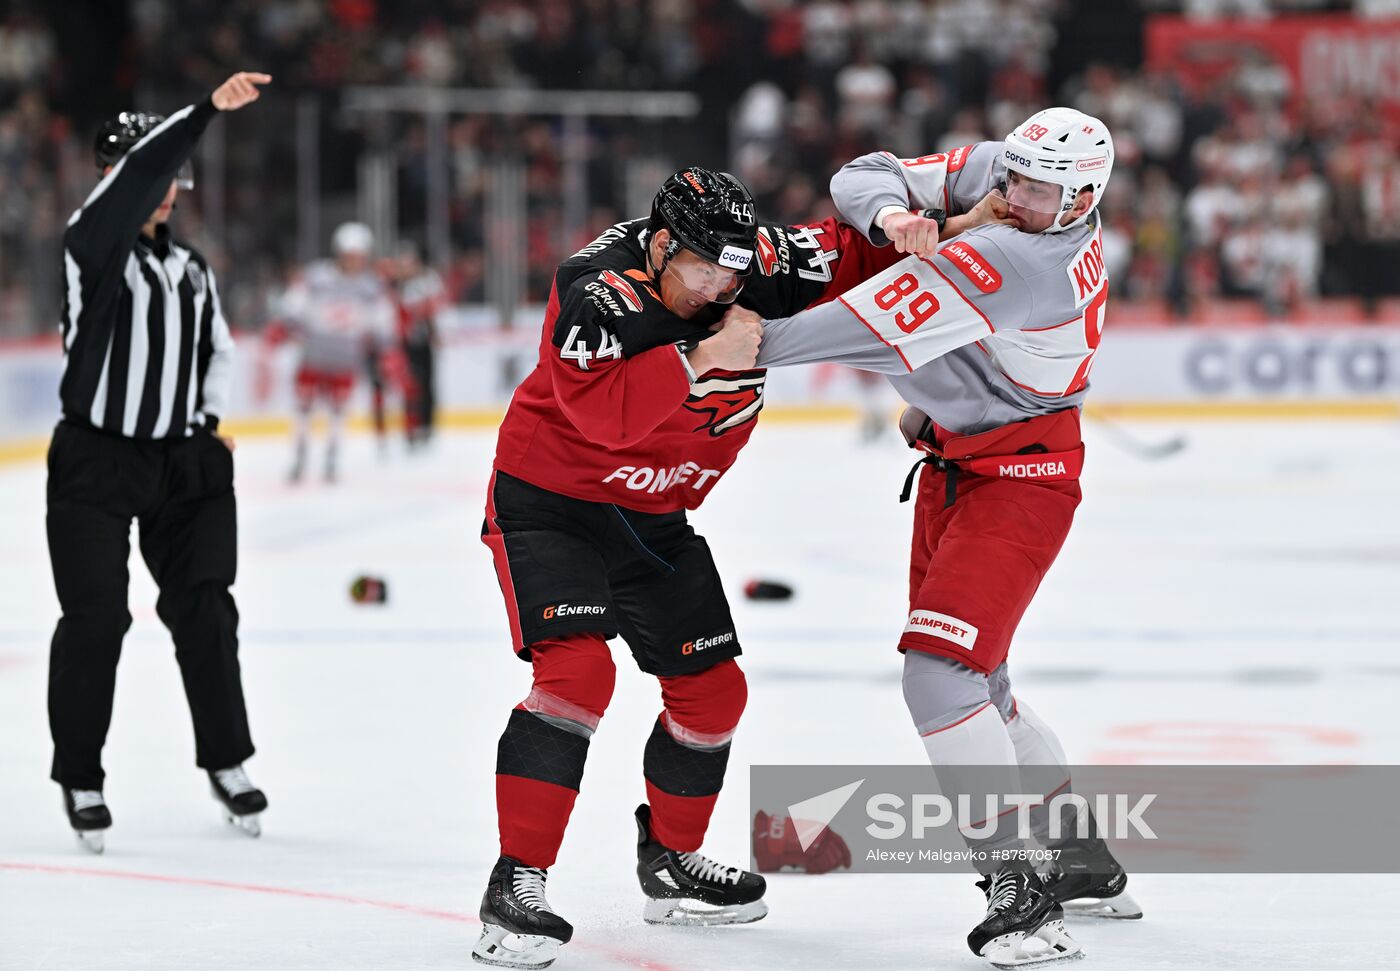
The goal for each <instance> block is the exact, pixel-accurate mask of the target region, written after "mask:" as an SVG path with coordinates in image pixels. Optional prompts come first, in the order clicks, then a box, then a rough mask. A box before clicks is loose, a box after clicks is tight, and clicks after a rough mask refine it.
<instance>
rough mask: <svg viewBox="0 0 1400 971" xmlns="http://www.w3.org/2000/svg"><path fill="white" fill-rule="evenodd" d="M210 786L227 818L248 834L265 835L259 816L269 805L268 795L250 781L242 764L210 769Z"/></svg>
mask: <svg viewBox="0 0 1400 971" xmlns="http://www.w3.org/2000/svg"><path fill="white" fill-rule="evenodd" d="M209 788H210V791H211V792H212V793H213V794H214V798H215V799H217V800H218V801H219V807H220V808H221V809H222V810H223V815H224V821H225V822H227V823H228V824H229V825H230V826H232V827H233V828H234V829H237V830H238V831H240V832H242V833H246V834H247V835H249V836H254V837H256V836H260V835H262V823H261V822H260V821H259V817H260V816H261V814H262V811H263V810H264V809H266V808H267V796H265V795H264V794H263V792H262V790H261V789H259V788H258V787H257V786H255V785H253V783H252V782H251V781H249V779H248V773H246V772H244V771H243V766H242V765H235V766H233V767H232V768H228V769H216V770H214V771H212V772H210V773H209Z"/></svg>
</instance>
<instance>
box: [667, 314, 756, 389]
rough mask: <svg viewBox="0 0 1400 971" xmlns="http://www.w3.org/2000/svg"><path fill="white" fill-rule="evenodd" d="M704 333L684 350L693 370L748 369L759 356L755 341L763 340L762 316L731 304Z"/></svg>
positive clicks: (702, 371) (699, 372)
mask: <svg viewBox="0 0 1400 971" xmlns="http://www.w3.org/2000/svg"><path fill="white" fill-rule="evenodd" d="M710 329H711V330H713V331H715V336H713V337H707V338H705V339H704V340H703V341H701V342H700V343H699V344H698V345H696V347H695V348H694V349H693V350H691V351H690V352H689V353H687V354H686V360H688V361H689V362H690V367H691V370H693V371H694V372H695V373H696V374H704V373H705V372H707V371H747V370H748V369H749V368H751V367H753V363H754V361H755V360H756V359H757V358H758V345H759V343H760V342H761V341H762V340H763V318H762V317H760V316H759V315H758V314H756V313H754V312H753V311H752V310H745V309H744V308H742V307H730V308H729V310H728V311H726V312H725V315H724V316H723V317H721V318H720V320H719V323H717V324H715V325H714V326H713V327H712V328H710Z"/></svg>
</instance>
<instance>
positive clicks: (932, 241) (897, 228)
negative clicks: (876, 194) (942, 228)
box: [880, 212, 938, 256]
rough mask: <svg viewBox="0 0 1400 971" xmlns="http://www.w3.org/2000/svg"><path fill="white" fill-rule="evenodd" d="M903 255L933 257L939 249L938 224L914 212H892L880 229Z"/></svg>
mask: <svg viewBox="0 0 1400 971" xmlns="http://www.w3.org/2000/svg"><path fill="white" fill-rule="evenodd" d="M880 228H881V229H883V230H884V231H885V235H886V236H888V237H889V238H890V242H891V243H893V244H894V248H895V249H896V250H898V251H899V252H901V253H914V254H917V255H919V256H932V255H933V254H934V251H935V250H936V249H938V223H936V222H934V221H933V220H932V219H928V218H926V217H924V216H920V215H919V214H918V213H913V212H892V213H890V214H889V215H888V216H886V217H885V221H884V223H883V224H882V225H881V227H880Z"/></svg>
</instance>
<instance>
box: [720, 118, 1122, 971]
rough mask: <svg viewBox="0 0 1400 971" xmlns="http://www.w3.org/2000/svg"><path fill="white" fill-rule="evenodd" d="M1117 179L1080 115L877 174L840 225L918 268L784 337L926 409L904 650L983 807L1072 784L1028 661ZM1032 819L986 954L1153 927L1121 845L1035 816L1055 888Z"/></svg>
mask: <svg viewBox="0 0 1400 971" xmlns="http://www.w3.org/2000/svg"><path fill="white" fill-rule="evenodd" d="M1112 166H1113V141H1112V138H1111V136H1110V134H1109V132H1108V129H1107V128H1106V127H1105V126H1104V124H1103V122H1102V121H1100V120H1098V119H1097V118H1093V117H1091V116H1089V115H1086V114H1084V113H1082V112H1079V111H1076V110H1073V109H1070V108H1051V109H1047V110H1045V111H1041V112H1038V113H1037V114H1035V115H1033V116H1032V117H1031V118H1029V119H1027V120H1026V122H1025V123H1023V124H1022V125H1020V126H1018V127H1017V128H1016V130H1015V131H1014V132H1012V133H1011V134H1010V135H1008V136H1007V137H1006V139H1005V140H1004V141H998V142H982V143H979V144H976V145H969V146H965V147H963V148H959V149H957V150H955V151H952V152H941V153H937V154H934V155H928V156H924V157H922V158H916V159H898V158H895V157H894V156H892V155H889V154H888V153H876V154H873V155H867V156H864V157H862V158H859V159H856V160H855V161H854V162H852V163H850V164H849V165H847V166H846V167H845V168H843V169H842V170H841V171H840V172H839V173H837V175H836V177H835V178H834V179H833V180H832V196H833V198H834V200H835V202H836V204H837V208H838V209H839V210H840V212H841V213H842V215H843V216H844V217H845V218H846V219H848V220H849V221H850V222H851V224H852V225H854V226H856V227H858V228H859V229H860V230H861V231H862V232H865V233H867V234H868V236H869V238H870V239H871V240H872V241H874V242H878V243H882V244H885V243H893V244H895V245H894V246H892V247H891V248H892V249H898V250H899V251H901V252H903V253H907V254H910V255H908V256H906V257H905V258H904V259H902V260H901V261H900V262H898V263H896V264H894V265H893V266H890V267H889V268H888V269H885V270H883V271H882V272H880V273H877V274H876V275H875V276H873V277H872V278H871V279H870V280H868V281H866V282H865V283H863V284H862V285H861V286H859V287H857V288H855V289H854V290H851V291H849V292H847V293H844V294H843V295H842V296H841V298H840V300H839V301H836V302H831V303H828V304H825V305H824V306H822V307H820V308H817V309H814V310H809V311H807V312H805V313H802V314H799V315H797V316H796V317H794V318H791V319H789V320H779V321H768V322H766V323H765V330H764V339H763V347H762V349H761V351H760V353H759V357H758V363H759V364H761V365H768V366H778V365H783V364H801V363H817V362H826V361H836V362H841V363H846V364H852V365H855V366H858V367H862V368H866V369H868V370H872V371H878V372H883V373H885V374H887V375H889V377H890V381H891V383H892V384H893V385H894V387H895V389H896V390H897V391H898V392H899V393H900V394H901V396H903V398H904V399H905V401H906V402H907V403H908V404H909V405H910V408H909V409H907V410H906V412H905V420H904V421H902V422H901V425H902V427H903V429H904V431H905V433H906V437H907V438H908V439H909V441H910V444H911V445H913V446H915V447H917V448H919V449H920V450H922V451H924V452H925V453H927V455H926V457H925V458H924V459H923V460H922V462H921V466H920V467H918V471H921V472H922V477H921V479H920V481H919V483H918V489H917V502H916V506H915V511H914V543H913V551H912V555H911V561H910V573H909V576H910V588H909V614H908V618H907V623H906V625H905V628H904V634H903V636H902V637H901V638H900V641H899V649H900V650H901V651H902V652H904V678H903V682H904V696H905V701H906V703H907V704H908V706H909V710H910V713H911V715H912V716H913V720H914V725H915V728H916V729H917V731H918V732H919V734H920V736H921V737H922V739H923V742H924V746H925V748H926V750H927V752H928V755H929V759H930V761H931V762H932V763H933V764H934V765H935V766H938V767H939V779H940V781H941V782H946V779H947V778H956V777H958V776H959V775H960V773H961V774H963V775H964V776H966V775H967V774H968V770H960V769H959V768H958V767H962V766H979V767H990V769H988V770H986V771H983V772H982V774H981V775H982V780H983V782H981V783H979V784H978V788H979V789H982V791H986V789H985V788H984V787H983V784H984V783H985V782H986V781H987V780H988V779H990V780H991V782H992V783H993V784H994V785H995V787H996V791H999V792H1002V793H1040V794H1041V795H1043V796H1045V797H1046V798H1048V797H1049V796H1051V795H1052V794H1054V793H1056V792H1059V791H1061V790H1063V789H1064V788H1065V787H1067V786H1068V785H1069V778H1068V774H1067V773H1066V772H1065V771H1064V770H1063V767H1064V765H1065V756H1064V751H1063V749H1062V748H1061V746H1060V743H1059V741H1058V740H1057V739H1056V737H1055V733H1054V732H1053V731H1052V730H1051V729H1050V727H1049V726H1048V725H1047V724H1046V723H1045V722H1044V721H1043V720H1042V719H1041V718H1039V717H1038V716H1037V715H1036V713H1035V712H1034V711H1032V710H1031V708H1030V707H1029V706H1028V705H1027V704H1026V703H1025V702H1024V701H1023V700H1021V699H1020V698H1017V697H1013V696H1012V694H1011V683H1010V679H1009V677H1008V674H1007V666H1006V659H1007V653H1008V650H1009V648H1010V643H1011V638H1012V635H1013V633H1014V632H1015V630H1016V627H1017V625H1018V624H1019V623H1020V620H1021V617H1022V615H1023V614H1024V612H1025V610H1026V608H1027V606H1028V605H1029V604H1030V601H1031V598H1032V597H1033V596H1034V595H1035V592H1036V590H1037V588H1038V587H1039V585H1040V582H1041V579H1042V578H1043V577H1044V576H1045V574H1046V571H1048V570H1049V568H1050V566H1051V564H1052V563H1053V562H1054V560H1055V558H1056V556H1057V555H1058V553H1059V551H1060V547H1061V545H1062V544H1063V543H1064V540H1065V537H1066V535H1067V534H1068V532H1069V527H1070V523H1071V520H1072V519H1073V516H1074V511H1075V508H1076V507H1077V506H1078V504H1079V500H1080V490H1079V471H1080V468H1081V466H1082V464H1083V455H1084V447H1083V444H1082V443H1081V441H1080V434H1079V409H1080V405H1081V403H1082V402H1083V400H1084V396H1085V393H1086V389H1087V386H1088V375H1089V369H1090V366H1091V365H1092V363H1093V359H1094V354H1095V351H1096V349H1097V347H1098V345H1099V339H1100V336H1101V335H1102V331H1103V322H1104V308H1105V305H1106V302H1107V298H1108V279H1107V274H1106V272H1105V266H1104V261H1103V248H1102V242H1101V239H1100V234H1099V223H1098V216H1097V214H1096V212H1095V210H1096V207H1097V205H1098V203H1099V200H1100V199H1101V198H1102V197H1103V192H1104V187H1105V186H1106V185H1107V183H1108V178H1109V174H1110V172H1111V171H1112ZM726 319H727V320H730V321H733V322H735V323H739V322H745V321H746V320H747V315H746V314H742V313H731V314H729V315H727V317H726ZM912 478H913V477H912V475H911V483H910V484H911V485H912ZM906 495H907V493H906ZM1047 777H1048V778H1047ZM1028 778H1034V779H1035V780H1036V781H1037V783H1043V787H1037V786H1036V785H1032V784H1030V783H1028V782H1027V779H1028ZM1028 786H1029V787H1028ZM975 804H980V803H975ZM1018 817H1019V814H1012V815H1011V816H1006V817H1003V821H1002V822H999V823H998V824H996V825H995V826H993V827H992V831H991V835H989V836H987V837H985V838H982V839H979V840H978V841H977V843H978V846H976V847H974V848H975V849H980V850H981V851H983V852H986V853H987V857H986V860H985V862H984V863H982V864H979V869H981V870H982V872H983V877H984V879H983V881H982V883H981V884H979V886H980V887H981V888H982V889H983V891H984V893H985V894H986V899H987V911H986V915H985V917H984V919H983V921H982V922H981V923H979V924H978V925H977V927H976V928H974V929H973V931H972V933H971V934H970V935H969V936H968V945H969V946H970V947H971V948H972V950H973V951H974V952H975V953H977V954H980V955H983V956H985V957H988V958H989V959H990V960H991V961H992V963H993V964H996V965H997V966H999V967H1008V966H1017V965H1021V964H1029V963H1039V962H1043V961H1049V960H1061V959H1065V958H1069V957H1074V956H1075V955H1076V954H1077V953H1078V951H1079V947H1078V945H1077V944H1076V943H1075V942H1074V941H1073V940H1072V939H1071V938H1069V937H1068V935H1066V934H1065V933H1064V926H1063V920H1062V918H1063V916H1064V911H1066V910H1068V911H1070V912H1073V911H1075V910H1090V911H1092V913H1093V914H1094V915H1095V916H1104V917H1120V918H1121V917H1140V916H1141V910H1140V909H1138V907H1137V905H1136V904H1135V903H1134V902H1133V901H1132V899H1131V898H1130V897H1129V896H1128V895H1127V894H1126V893H1125V892H1124V888H1125V886H1126V883H1127V876H1126V874H1125V873H1124V872H1123V869H1122V867H1121V866H1119V865H1118V863H1117V861H1116V860H1115V859H1114V858H1113V855H1112V854H1111V853H1110V852H1109V850H1108V847H1107V846H1106V845H1105V843H1104V842H1103V840H1102V839H1098V838H1095V837H1093V836H1091V837H1090V838H1087V839H1085V838H1078V836H1077V834H1075V833H1074V829H1073V828H1072V827H1071V828H1069V829H1068V830H1067V832H1068V833H1070V835H1068V836H1066V835H1064V833H1065V832H1066V830H1062V831H1061V832H1060V833H1059V834H1058V835H1059V838H1058V839H1057V838H1056V835H1057V834H1056V833H1055V832H1053V831H1051V830H1050V827H1049V822H1050V821H1049V819H1048V818H1047V814H1046V813H1044V812H1043V811H1042V812H1040V813H1036V812H1032V813H1031V816H1030V821H1031V824H1032V827H1033V829H1034V831H1035V836H1036V837H1037V839H1039V840H1040V841H1041V842H1044V843H1046V844H1047V845H1048V846H1049V847H1050V848H1051V849H1052V850H1054V851H1057V853H1056V855H1057V859H1056V861H1055V862H1054V863H1053V864H1051V865H1050V866H1049V867H1046V868H1044V869H1042V870H1041V872H1036V871H1035V870H1034V869H1033V868H1032V867H1031V866H1030V865H1029V864H1028V863H1027V862H1026V861H1025V857H1024V854H1023V853H1022V851H1023V850H1024V849H1025V847H1023V846H1022V844H1021V843H1020V841H1019V837H1018V834H1017V833H1016V831H1015V825H1014V823H1015V822H1016V821H1017V819H1018ZM998 853H1000V854H1002V856H1001V857H1000V859H1003V860H1004V859H1008V858H1009V859H1012V860H1013V862H1011V863H1006V864H1001V863H998V862H997V861H998V856H997V854H998ZM1090 900H1092V901H1093V903H1092V904H1090V903H1088V902H1089V901H1090Z"/></svg>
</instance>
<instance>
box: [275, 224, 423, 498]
mask: <svg viewBox="0 0 1400 971" xmlns="http://www.w3.org/2000/svg"><path fill="white" fill-rule="evenodd" d="M331 250H332V252H334V254H335V259H333V260H318V261H317V262H315V263H312V264H310V265H309V266H307V267H306V269H305V271H304V272H303V273H302V275H301V277H300V279H298V280H296V281H295V282H294V283H293V284H292V285H291V287H289V288H288V290H287V292H286V294H285V295H284V296H283V299H282V307H281V320H280V322H279V323H278V324H277V325H274V326H272V327H269V328H268V331H267V332H266V333H265V335H264V336H265V340H267V341H268V342H269V344H275V343H277V342H279V341H281V340H283V339H285V338H287V337H289V336H290V337H291V339H293V340H295V341H296V342H297V343H298V344H299V345H300V348H301V359H300V362H299V363H298V365H297V371H296V416H295V419H294V420H295V429H294V435H295V439H294V452H293V458H292V468H291V471H290V473H289V474H288V479H289V480H290V481H292V482H300V481H301V478H302V476H303V475H304V474H305V472H306V462H307V452H308V449H309V440H310V437H311V413H312V410H313V408H314V407H315V405H316V402H317V401H324V402H325V404H326V407H327V410H328V412H329V418H330V422H329V425H330V427H329V430H328V432H327V439H326V459H325V465H324V473H323V474H324V476H325V480H326V481H327V482H334V481H335V479H336V476H337V474H338V461H339V455H340V440H341V436H342V435H343V434H344V430H345V405H346V402H347V401H348V400H349V398H350V394H351V392H353V391H354V390H355V383H356V379H357V378H358V377H359V376H360V375H361V374H363V373H364V371H365V365H366V361H370V362H374V361H376V360H377V358H378V356H379V354H380V353H381V352H382V351H383V350H384V349H385V348H386V347H388V346H389V345H390V344H391V342H392V341H393V335H394V319H395V312H394V304H393V301H392V300H391V299H390V294H389V290H388V288H387V287H386V286H385V284H384V282H383V280H381V279H380V276H379V274H378V273H377V272H376V271H375V268H374V264H373V260H372V254H373V252H374V234H373V233H372V232H370V229H369V227H368V226H366V225H365V224H364V223H357V222H348V223H342V224H341V225H340V226H338V227H337V228H336V231H335V234H334V235H333V236H332V237H331ZM372 366H374V367H376V368H377V364H375V365H372ZM377 431H378V434H379V438H380V443H381V449H382V447H383V438H384V430H383V428H382V427H379V428H378V429H377Z"/></svg>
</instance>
